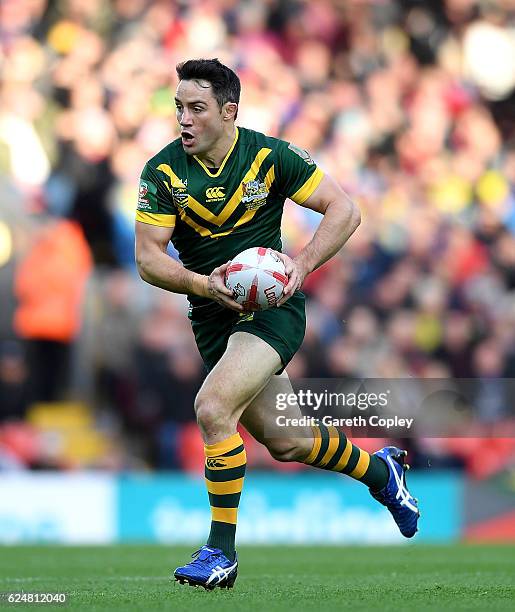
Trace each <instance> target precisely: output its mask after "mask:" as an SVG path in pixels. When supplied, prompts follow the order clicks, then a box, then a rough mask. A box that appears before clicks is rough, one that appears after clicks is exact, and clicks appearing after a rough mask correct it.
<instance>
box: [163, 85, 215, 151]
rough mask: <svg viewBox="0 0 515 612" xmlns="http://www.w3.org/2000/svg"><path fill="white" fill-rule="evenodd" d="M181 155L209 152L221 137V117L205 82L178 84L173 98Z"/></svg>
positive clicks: (209, 86) (209, 88) (210, 90)
mask: <svg viewBox="0 0 515 612" xmlns="http://www.w3.org/2000/svg"><path fill="white" fill-rule="evenodd" d="M175 105H176V109H177V110H176V113H177V121H178V122H179V125H180V127H181V140H182V146H183V148H184V151H185V152H186V153H188V154H189V155H199V154H202V153H206V152H207V151H210V150H211V149H213V147H214V146H215V145H216V143H217V141H218V139H219V138H220V137H221V136H222V134H223V121H222V113H221V111H220V107H219V106H218V102H217V101H216V99H215V97H214V95H213V90H212V88H211V85H210V84H209V83H208V82H207V81H180V82H179V85H178V87H177V92H176V94H175Z"/></svg>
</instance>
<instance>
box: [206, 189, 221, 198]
mask: <svg viewBox="0 0 515 612" xmlns="http://www.w3.org/2000/svg"><path fill="white" fill-rule="evenodd" d="M224 190H225V187H209V189H206V198H207V199H208V200H217V199H220V198H225V193H224Z"/></svg>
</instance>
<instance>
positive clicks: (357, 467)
mask: <svg viewBox="0 0 515 612" xmlns="http://www.w3.org/2000/svg"><path fill="white" fill-rule="evenodd" d="M313 433H314V438H315V439H314V442H313V448H312V450H311V452H310V454H309V455H308V456H307V457H306V459H304V463H307V464H308V465H312V466H313V467H317V468H321V469H322V470H331V471H333V472H341V473H342V474H347V476H350V477H351V478H354V479H356V480H360V481H361V482H363V483H364V484H366V485H367V487H370V488H371V489H372V490H373V491H380V490H381V489H383V488H384V487H385V486H386V483H387V482H388V476H389V474H388V467H387V465H386V463H385V462H384V461H383V460H382V459H380V458H379V457H376V456H375V455H370V454H369V453H367V451H364V450H363V449H362V448H358V447H357V446H354V444H352V442H351V441H350V440H349V439H348V438H347V436H346V435H345V434H344V433H343V431H340V430H339V429H336V427H332V426H329V427H326V426H325V425H320V426H319V427H313Z"/></svg>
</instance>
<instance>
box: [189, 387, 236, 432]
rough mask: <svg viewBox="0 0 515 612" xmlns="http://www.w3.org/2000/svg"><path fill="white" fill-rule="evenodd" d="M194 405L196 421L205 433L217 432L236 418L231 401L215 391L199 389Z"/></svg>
mask: <svg viewBox="0 0 515 612" xmlns="http://www.w3.org/2000/svg"><path fill="white" fill-rule="evenodd" d="M194 407H195V414H196V417H197V423H198V424H199V426H200V428H201V430H202V431H204V432H206V433H218V432H219V431H220V430H221V429H225V428H226V427H227V426H228V425H230V424H231V423H232V422H233V421H235V419H236V417H235V411H234V410H233V408H234V407H233V406H232V405H231V403H230V402H229V401H228V400H227V399H224V398H223V397H221V396H219V395H218V394H216V393H205V392H203V391H202V390H201V391H199V393H198V395H197V397H196V398H195V404H194ZM234 425H236V423H234Z"/></svg>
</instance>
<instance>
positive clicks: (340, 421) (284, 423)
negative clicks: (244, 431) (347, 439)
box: [275, 414, 414, 429]
mask: <svg viewBox="0 0 515 612" xmlns="http://www.w3.org/2000/svg"><path fill="white" fill-rule="evenodd" d="M413 421H414V419H408V418H404V417H397V416H390V417H384V416H378V415H371V416H368V417H364V416H362V415H358V416H354V417H347V418H337V417H332V416H329V415H326V416H324V417H322V418H318V417H312V416H302V417H299V418H289V417H287V416H286V415H284V414H281V415H279V416H277V417H276V419H275V423H276V425H277V426H278V427H318V426H319V425H320V424H322V425H325V426H326V427H328V426H333V427H384V428H385V429H391V428H404V429H410V428H411V426H412V425H413Z"/></svg>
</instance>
